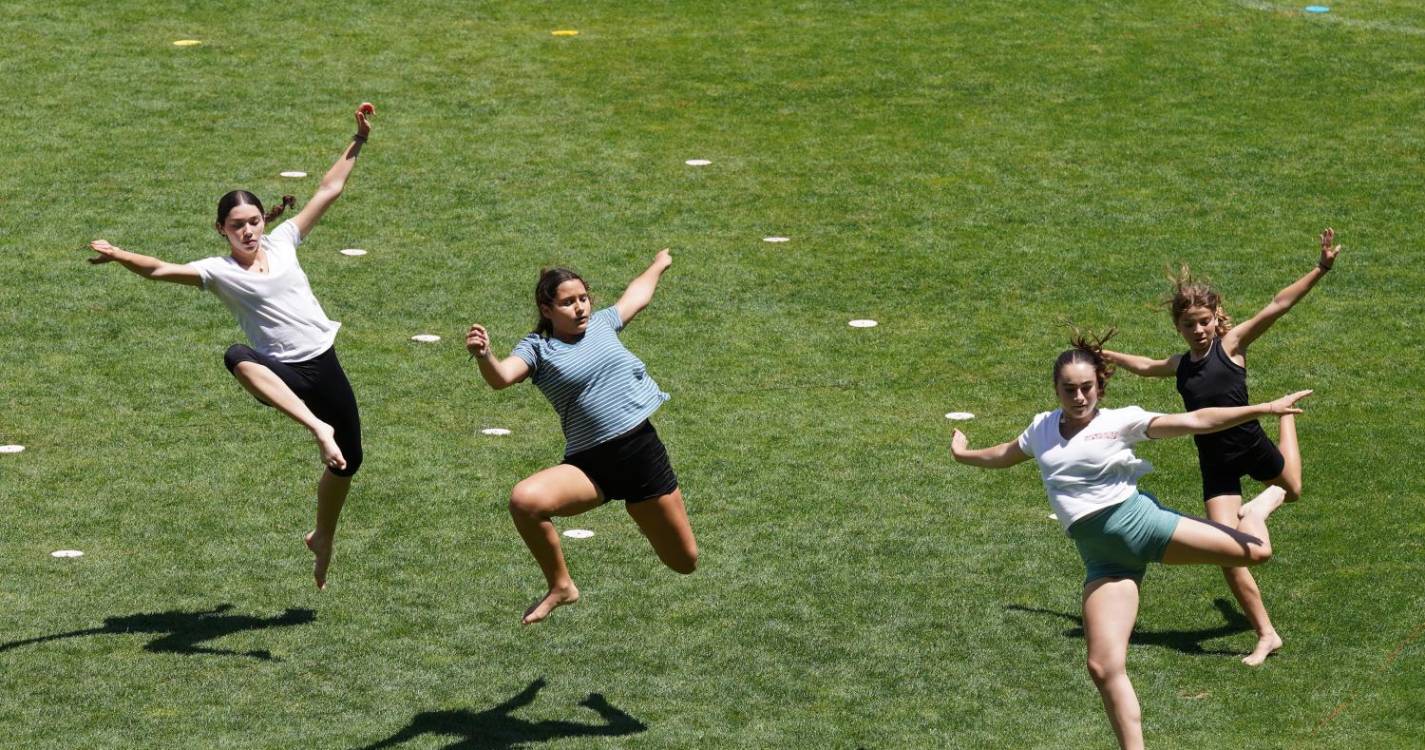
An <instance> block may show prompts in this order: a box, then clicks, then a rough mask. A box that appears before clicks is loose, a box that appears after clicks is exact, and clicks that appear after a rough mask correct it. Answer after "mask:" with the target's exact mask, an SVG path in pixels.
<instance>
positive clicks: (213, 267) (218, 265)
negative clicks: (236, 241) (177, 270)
mask: <svg viewBox="0 0 1425 750" xmlns="http://www.w3.org/2000/svg"><path fill="white" fill-rule="evenodd" d="M184 265H186V266H188V267H189V268H191V269H193V270H194V271H197V272H198V278H199V280H200V281H202V282H203V286H204V287H206V286H207V285H208V281H209V280H211V279H214V278H218V277H221V276H224V275H226V274H227V273H228V272H229V271H231V270H233V269H234V268H237V264H235V263H233V261H232V258H230V257H228V256H226V255H214V256H212V257H211V258H200V259H198V260H195V261H190V262H188V263H185V264H184Z"/></svg>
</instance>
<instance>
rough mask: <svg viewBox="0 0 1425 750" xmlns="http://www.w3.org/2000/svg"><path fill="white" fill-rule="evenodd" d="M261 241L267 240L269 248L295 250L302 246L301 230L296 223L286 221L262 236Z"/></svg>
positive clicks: (289, 220)
mask: <svg viewBox="0 0 1425 750" xmlns="http://www.w3.org/2000/svg"><path fill="white" fill-rule="evenodd" d="M263 239H266V240H268V244H269V246H272V247H277V248H296V247H297V246H298V245H300V244H302V230H301V229H300V228H298V226H297V222H295V221H293V220H291V219H288V220H286V221H284V222H282V223H281V224H278V225H277V228H276V229H274V230H272V231H271V232H268V233H267V234H266V235H263Z"/></svg>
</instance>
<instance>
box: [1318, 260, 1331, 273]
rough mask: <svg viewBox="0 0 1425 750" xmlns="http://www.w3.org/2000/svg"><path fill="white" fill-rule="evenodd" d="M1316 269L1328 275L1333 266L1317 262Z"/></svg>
mask: <svg viewBox="0 0 1425 750" xmlns="http://www.w3.org/2000/svg"><path fill="white" fill-rule="evenodd" d="M1316 267H1317V268H1319V269H1321V273H1326V272H1327V271H1330V270H1331V264H1330V263H1327V262H1326V261H1324V260H1318V261H1316Z"/></svg>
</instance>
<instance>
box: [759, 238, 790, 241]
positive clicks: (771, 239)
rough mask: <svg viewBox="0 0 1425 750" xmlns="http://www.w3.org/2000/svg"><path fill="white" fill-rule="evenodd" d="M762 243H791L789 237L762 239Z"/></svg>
mask: <svg viewBox="0 0 1425 750" xmlns="http://www.w3.org/2000/svg"><path fill="white" fill-rule="evenodd" d="M762 241H763V242H791V241H792V238H791V237H763V238H762Z"/></svg>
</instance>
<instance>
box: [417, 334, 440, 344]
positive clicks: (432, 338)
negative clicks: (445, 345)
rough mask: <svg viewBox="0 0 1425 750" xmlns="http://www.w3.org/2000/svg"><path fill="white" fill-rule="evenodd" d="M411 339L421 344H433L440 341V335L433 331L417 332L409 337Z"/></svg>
mask: <svg viewBox="0 0 1425 750" xmlns="http://www.w3.org/2000/svg"><path fill="white" fill-rule="evenodd" d="M411 340H412V341H419V342H421V343H422V344H433V343H435V342H437V341H440V337H439V336H437V335H435V334H433V333H418V334H416V335H414V336H412V337H411Z"/></svg>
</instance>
